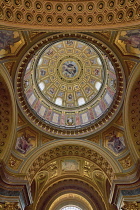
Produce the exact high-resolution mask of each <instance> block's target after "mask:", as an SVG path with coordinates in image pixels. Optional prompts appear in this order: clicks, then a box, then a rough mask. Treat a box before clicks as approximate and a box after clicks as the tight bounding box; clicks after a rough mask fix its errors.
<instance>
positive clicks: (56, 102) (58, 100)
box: [55, 98, 62, 106]
mask: <svg viewBox="0 0 140 210" xmlns="http://www.w3.org/2000/svg"><path fill="white" fill-rule="evenodd" d="M55 104H57V105H59V106H62V98H56V100H55Z"/></svg>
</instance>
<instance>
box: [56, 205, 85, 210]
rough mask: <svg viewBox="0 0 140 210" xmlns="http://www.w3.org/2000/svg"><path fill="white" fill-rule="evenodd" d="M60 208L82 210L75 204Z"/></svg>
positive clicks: (63, 209)
mask: <svg viewBox="0 0 140 210" xmlns="http://www.w3.org/2000/svg"><path fill="white" fill-rule="evenodd" d="M60 210H83V209H81V208H79V207H77V206H73V205H69V206H64V207H62V208H61V209H60Z"/></svg>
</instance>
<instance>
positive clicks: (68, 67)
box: [62, 61, 77, 78]
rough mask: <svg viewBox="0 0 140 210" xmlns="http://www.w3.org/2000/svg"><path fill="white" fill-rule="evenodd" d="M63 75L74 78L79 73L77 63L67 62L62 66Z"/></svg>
mask: <svg viewBox="0 0 140 210" xmlns="http://www.w3.org/2000/svg"><path fill="white" fill-rule="evenodd" d="M62 71H63V75H64V76H65V77H68V78H72V77H74V76H75V75H76V73H77V68H76V64H75V62H72V61H67V62H65V63H64V64H63V66H62Z"/></svg>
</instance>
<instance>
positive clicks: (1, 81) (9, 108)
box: [0, 64, 17, 162]
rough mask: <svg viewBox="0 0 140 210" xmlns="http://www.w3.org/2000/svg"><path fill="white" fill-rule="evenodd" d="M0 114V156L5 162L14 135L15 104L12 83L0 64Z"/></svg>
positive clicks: (15, 123) (15, 120) (15, 121)
mask: <svg viewBox="0 0 140 210" xmlns="http://www.w3.org/2000/svg"><path fill="white" fill-rule="evenodd" d="M0 99H1V106H0V113H1V114H0V116H1V125H2V127H1V129H0V130H1V140H0V150H1V153H0V158H1V159H3V161H4V162H5V161H6V160H7V159H8V157H9V154H10V150H12V147H13V144H14V139H15V135H16V125H17V114H16V113H17V106H16V98H15V94H14V89H13V85H12V82H11V78H10V75H9V74H8V72H7V70H6V68H4V66H2V65H1V64H0Z"/></svg>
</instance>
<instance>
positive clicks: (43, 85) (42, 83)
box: [39, 82, 45, 91]
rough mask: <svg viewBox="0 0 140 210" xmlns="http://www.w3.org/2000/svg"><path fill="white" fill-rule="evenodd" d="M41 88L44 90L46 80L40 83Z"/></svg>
mask: <svg viewBox="0 0 140 210" xmlns="http://www.w3.org/2000/svg"><path fill="white" fill-rule="evenodd" d="M39 88H40V90H41V91H42V90H44V88H45V84H44V82H40V83H39Z"/></svg>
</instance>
